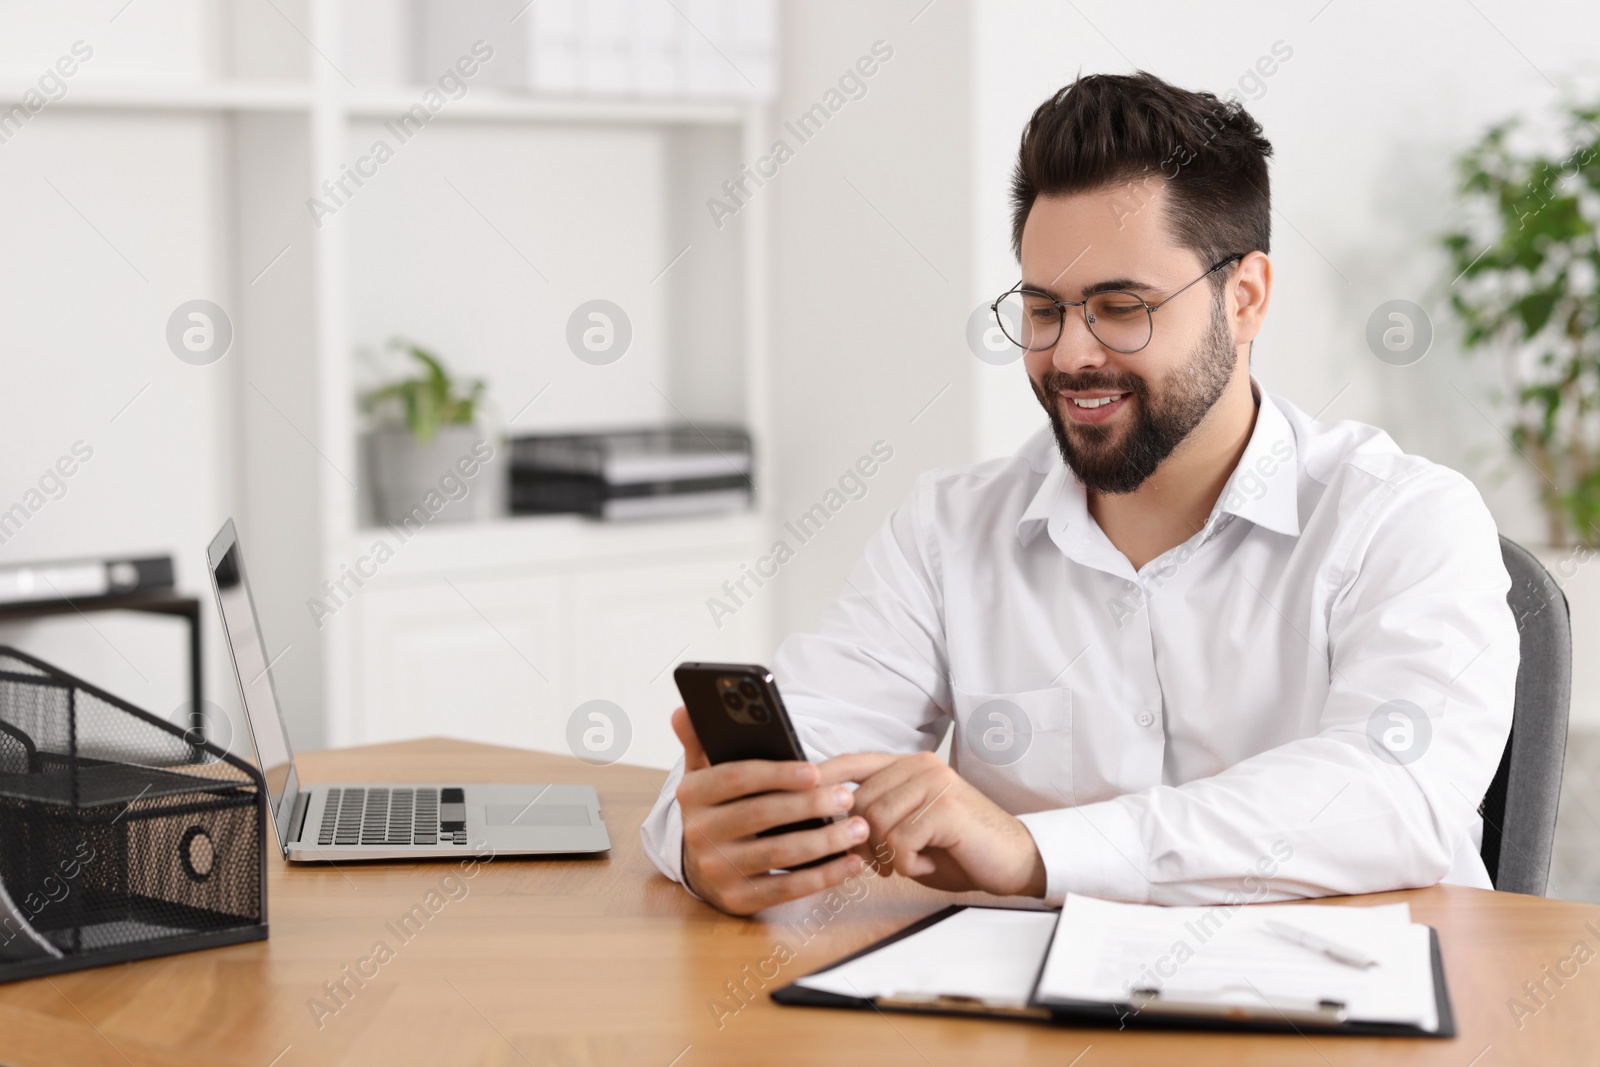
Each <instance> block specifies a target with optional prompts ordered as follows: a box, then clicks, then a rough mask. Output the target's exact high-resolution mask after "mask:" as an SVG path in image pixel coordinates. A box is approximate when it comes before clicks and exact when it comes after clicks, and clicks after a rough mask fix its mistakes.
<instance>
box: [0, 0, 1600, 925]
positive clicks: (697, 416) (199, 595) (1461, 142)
mask: <svg viewBox="0 0 1600 1067" xmlns="http://www.w3.org/2000/svg"><path fill="white" fill-rule="evenodd" d="M1596 39H1600V9H1591V8H1583V7H1579V8H1574V7H1572V6H1570V5H1557V4H1555V3H1553V2H1550V3H1511V2H1509V0H1461V2H1456V0H1429V2H1426V3H1417V4H1409V5H1403V6H1402V5H1394V4H1378V3H1375V2H1372V0H1331V2H1329V0H1306V2H1295V3H1265V2H1259V3H1235V4H1231V5H1229V6H1228V8H1227V10H1226V13H1225V15H1223V16H1222V17H1219V16H1218V12H1217V11H1216V9H1214V8H1205V9H1199V8H1196V7H1194V6H1193V5H1187V4H1178V3H1157V4H1154V5H1151V4H1145V5H1139V6H1138V7H1137V8H1134V7H1129V6H1128V5H1124V4H1112V3H1107V2H1101V0H1076V2H1074V3H1046V2H1033V0H1012V2H1001V0H874V2H862V0H855V2H844V0H782V2H780V0H590V2H580V0H533V2H532V3H529V2H528V0H507V2H500V0H477V2H467V0H457V2H446V0H361V2H357V0H215V2H203V0H64V2H59V3H54V4H50V5H42V4H25V3H21V2H7V3H3V4H0V196H3V198H4V203H5V204H6V205H7V211H6V213H5V226H4V230H3V233H4V237H3V239H0V309H3V310H0V359H3V361H4V367H5V375H4V388H3V392H0V397H3V400H0V403H3V405H4V406H3V417H0V454H3V456H4V462H3V464H0V594H3V596H0V599H3V600H5V601H6V603H4V604H0V643H6V644H13V645H17V646H19V647H21V648H23V649H25V650H27V651H30V652H33V653H34V654H36V655H39V656H42V657H44V658H46V659H49V660H52V661H54V662H56V663H58V664H60V665H61V666H63V667H65V668H67V669H69V670H73V671H76V672H78V673H80V674H82V675H83V676H85V677H86V678H88V679H89V680H91V681H93V682H95V683H97V684H99V685H101V686H104V687H105V688H107V689H110V690H111V691H113V692H115V693H117V694H119V695H121V696H124V697H126V698H128V699H130V700H132V701H134V702H135V703H137V704H139V705H141V706H143V707H145V708H147V709H149V710H152V711H154V712H156V713H158V714H161V715H164V716H170V717H172V718H174V719H175V720H180V721H185V722H187V721H190V717H191V716H192V715H193V714H194V712H195V710H196V706H197V701H196V693H195V688H194V687H195V685H196V684H197V682H198V684H199V686H200V692H199V694H198V695H199V702H198V703H199V706H200V707H201V708H202V709H204V708H207V707H209V708H210V709H212V710H211V715H212V716H213V719H214V722H213V724H212V726H211V727H210V729H211V730H212V732H213V735H214V736H216V737H217V738H219V739H220V740H224V741H228V740H232V741H233V743H235V744H236V745H239V744H242V743H243V739H242V726H241V725H240V723H239V719H238V705H239V702H238V696H237V690H236V688H235V685H234V681H233V678H232V675H231V669H230V667H229V666H228V662H227V659H226V656H225V653H224V650H223V647H222V634H221V631H220V629H219V628H218V626H217V625H216V621H215V616H214V611H213V610H212V606H211V603H210V591H209V589H208V587H207V579H206V574H205V570H204V562H203V553H204V548H205V546H206V544H207V543H208V542H209V540H210V538H211V537H212V535H213V534H214V533H215V532H216V531H217V529H218V528H219V527H220V526H221V524H222V523H223V521H224V520H225V519H227V518H228V517H230V516H231V517H233V518H234V519H235V521H236V522H237V524H238V527H239V531H240V536H241V539H242V542H243V545H244V547H245V554H246V559H247V562H248V565H249V568H250V571H251V578H252V581H253V584H254V586H255V592H256V597H257V599H258V607H259V610H260V614H261V616H262V618H261V623H262V629H263V632H264V633H265V635H266V640H267V644H268V649H269V653H270V654H271V655H272V656H273V657H274V666H273V676H274V679H275V682H276V685H277V691H278V694H279V698H280V701H281V702H282V704H283V706H284V712H285V716H286V718H287V720H288V723H289V728H290V730H291V733H292V735H293V739H294V742H295V743H296V744H297V745H298V746H300V747H302V748H310V747H318V746H324V745H349V744H360V743H368V742H379V741H389V740H396V739H403V738H411V737H419V736H431V735H441V734H448V735H451V736H457V737H463V738H469V739H475V740H482V741H493V742H498V743H507V744H516V745H524V746H530V747H533V748H539V749H545V750H549V751H556V752H566V751H572V752H575V753H577V754H579V755H581V756H584V757H585V758H590V759H593V760H595V761H596V762H603V761H614V760H617V759H625V760H627V761H629V762H635V763H642V764H646V765H651V766H659V767H664V766H668V765H670V763H671V762H672V760H673V759H674V758H675V755H676V743H675V742H674V741H673V739H672V735H671V730H670V727H669V726H668V723H667V713H668V712H669V711H670V709H671V708H672V707H673V706H674V705H675V704H676V702H677V699H676V693H675V690H674V687H673V683H672V675H671V668H672V666H674V665H675V664H676V663H677V662H679V661H680V660H684V659H701V660H724V661H727V660H733V661H752V662H765V661H768V660H769V659H770V658H771V655H772V652H773V650H774V648H775V647H776V645H777V643H778V642H779V641H780V640H781V639H782V637H783V636H784V635H786V634H787V633H789V632H791V631H793V630H795V629H798V628H803V627H806V626H809V625H810V624H811V623H812V622H813V621H814V620H815V618H816V616H817V613H818V611H819V610H820V608H821V607H822V605H823V604H825V603H826V602H827V601H828V600H829V599H830V598H832V597H833V596H834V595H835V593H836V592H837V590H838V589H839V588H840V585H841V583H842V579H843V577H844V574H845V573H846V571H847V569H848V567H849V566H850V565H851V564H852V563H853V562H854V560H855V558H856V557H857V555H858V553H859V551H860V549H861V547H862V545H863V542H864V541H865V539H866V538H867V537H868V536H869V535H870V534H871V533H872V531H873V530H874V529H876V527H877V526H878V525H879V524H880V523H881V522H882V521H883V519H884V517H885V516H886V515H887V514H888V512H889V510H890V509H892V508H893V507H895V506H896V505H897V504H899V503H900V501H901V500H902V499H903V498H904V497H905V495H906V493H907V492H908V490H909V488H910V485H911V483H912V481H913V479H914V478H915V477H916V475H917V474H919V473H920V472H922V471H924V470H927V469H929V468H933V467H939V466H947V465H951V464H958V463H966V462H970V461H973V460H976V459H981V458H984V457H989V456H996V455H1002V454H1005V453H1007V452H1009V451H1011V450H1012V449H1014V448H1015V447H1016V445H1017V444H1018V443H1020V442H1021V441H1022V440H1023V439H1024V438H1025V437H1026V436H1027V435H1028V434H1029V433H1031V432H1032V431H1033V430H1034V429H1035V428H1036V427H1037V426H1039V425H1040V424H1041V423H1042V421H1043V415H1042V413H1041V412H1040V411H1039V409H1038V407H1037V404H1036V402H1035V401H1034V399H1033V397H1032V395H1031V393H1030V392H1029V390H1028V388H1027V384H1026V381H1025V375H1024V372H1023V369H1022V366H1021V363H1020V362H1019V361H1017V360H1016V359H1015V352H1013V351H1008V350H1007V349H1006V348H1005V346H1004V344H1003V339H998V338H997V335H996V333H995V332H994V331H992V330H990V329H989V328H988V324H987V320H986V318H985V316H986V315H987V314H988V310H987V305H988V303H989V302H990V301H991V300H992V299H993V297H994V296H995V295H996V294H998V293H999V292H1001V291H1003V290H1004V289H1006V288H1008V287H1009V286H1010V285H1012V284H1013V283H1014V282H1015V280H1016V264H1015V260H1014V258H1013V257H1012V255H1011V252H1010V249H1009V241H1008V234H1009V208H1008V204H1007V183H1008V178H1009V173H1010V169H1011V166H1012V163H1013V159H1014V154H1015V149H1016V144H1017V140H1018V136H1019V134H1020V132H1021V128H1022V126H1023V124H1024V122H1025V121H1026V119H1027V117H1028V116H1029V114H1030V113H1031V112H1032V110H1033V108H1034V107H1036V106H1037V104H1038V103H1039V102H1040V101H1041V100H1042V99H1044V98H1045V97H1046V96H1048V95H1049V94H1051V93H1053V92H1054V91H1055V90H1057V89H1058V88H1060V87H1061V86H1062V85H1064V84H1066V83H1068V82H1070V81H1071V79H1072V78H1073V77H1075V76H1076V75H1078V74H1080V73H1092V72H1131V71H1133V70H1135V69H1144V70H1149V71H1151V72H1153V73H1156V74H1158V75H1160V76H1161V77H1163V78H1165V79H1167V80H1168V81H1171V82H1173V83H1174V84H1177V85H1179V86H1182V87H1185V88H1189V89H1195V90H1202V89H1203V90H1209V91H1211V92H1213V93H1216V94H1217V95H1219V96H1222V97H1225V98H1226V97H1231V98H1234V99H1238V100H1240V101H1241V102H1243V103H1244V104H1245V105H1246V107H1247V108H1248V109H1249V111H1250V112H1251V113H1252V114H1253V115H1254V116H1255V117H1256V118H1257V119H1258V120H1259V121H1260V122H1261V123H1262V124H1263V126H1264V127H1265V132H1266V135H1267V137H1268V138H1269V139H1270V140H1271V141H1272V143H1273V145H1274V147H1275V155H1274V159H1273V163H1272V174H1273V185H1274V188H1273V203H1274V218H1273V226H1274V242H1273V248H1272V251H1271V255H1272V259H1273V262H1274V265H1275V280H1276V285H1275V292H1274V299H1273V303H1272V308H1271V313H1270V315H1269V318H1268V321H1267V326H1266V329H1265V331H1264V332H1263V334H1262V335H1261V337H1260V339H1259V340H1258V342H1257V343H1256V345H1255V359H1254V371H1255V373H1256V375H1257V376H1258V377H1259V378H1260V379H1261V380H1262V381H1263V382H1264V383H1265V384H1266V386H1267V387H1268V388H1269V389H1270V390H1271V391H1273V392H1275V393H1277V394H1279V395H1281V396H1283V397H1285V398H1287V399H1288V400H1289V401H1291V402H1292V403H1294V404H1296V405H1298V406H1299V407H1300V408H1302V409H1304V410H1305V411H1306V412H1308V413H1310V414H1314V415H1317V416H1318V417H1320V418H1323V419H1325V420H1331V419H1358V420H1362V421H1365V422H1369V423H1373V424H1376V425H1378V426H1381V427H1382V428H1384V429H1385V430H1387V431H1388V432H1389V433H1390V434H1391V435H1392V436H1393V437H1394V439H1395V440H1396V441H1397V442H1398V443H1399V444H1400V446H1401V447H1402V448H1404V449H1406V450H1407V451H1413V452H1418V453H1421V454H1423V455H1426V456H1428V457H1430V458H1431V459H1434V460H1436V461H1438V462H1441V463H1444V464H1448V465H1450V466H1452V467H1455V468H1457V469H1459V470H1461V471H1463V472H1464V473H1466V474H1467V475H1468V476H1469V477H1471V478H1472V479H1473V481H1474V482H1475V483H1476V484H1477V485H1478V487H1479V488H1480V490H1481V491H1482V492H1483V494H1484V496H1485V498H1486V499H1487V500H1488V502H1489V505H1490V507H1491V509H1492V510H1493V512H1494V515H1495V517H1496V519H1497V520H1498V522H1499V524H1500V528H1501V530H1502V532H1503V533H1504V534H1505V535H1506V536H1508V537H1511V538H1513V539H1516V540H1518V541H1520V542H1522V543H1523V544H1525V545H1528V546H1529V547H1530V548H1533V549H1534V550H1535V551H1536V552H1538V553H1539V555H1540V557H1541V558H1542V559H1543V560H1544V561H1545V563H1546V565H1547V566H1548V567H1549V568H1550V570H1551V571H1552V573H1553V574H1554V575H1555V576H1556V578H1557V580H1558V581H1559V582H1560V583H1561V584H1562V586H1563V588H1564V590H1565V592H1566V594H1567V597H1568V599H1569V602H1570V604H1571V608H1572V613H1573V628H1574V639H1575V645H1576V647H1575V660H1576V673H1575V677H1574V699H1573V707H1572V735H1571V739H1570V744H1569V757H1568V768H1567V774H1566V779H1565V786H1564V800H1563V804H1564V808H1563V815H1562V821H1561V825H1560V829H1559V832H1558V837H1559V840H1558V852H1557V856H1556V862H1555V868H1554V870H1553V871H1552V887H1551V891H1552V894H1553V895H1557V896H1566V897H1571V898H1575V899H1588V900H1597V901H1600V792H1597V790H1596V786H1595V784H1594V783H1595V782H1596V780H1597V778H1600V740H1597V738H1600V689H1597V688H1596V673H1595V671H1596V668H1595V665H1594V664H1595V658H1594V656H1593V655H1592V652H1593V650H1594V648H1595V644H1596V642H1597V641H1600V566H1590V565H1589V564H1590V562H1591V558H1592V549H1593V547H1594V546H1597V545H1600V533H1597V531H1596V526H1595V523H1594V522H1593V521H1591V520H1600V473H1597V472H1600V434H1597V432H1596V427H1595V425H1594V419H1595V417H1596V416H1595V414H1594V410H1593V409H1594V405H1595V402H1596V398H1597V395H1600V389H1597V384H1600V383H1597V382H1596V380H1595V374H1596V370H1595V368H1596V367H1597V366H1600V355H1597V351H1596V350H1597V349H1600V331H1597V329H1596V327H1595V321H1596V318H1597V316H1600V298H1597V296H1596V291H1597V290H1596V285H1597V282H1596V275H1597V271H1600V252H1597V251H1596V240H1595V230H1596V226H1597V224H1600V210H1597V209H1596V194H1597V192H1600V163H1597V162H1595V160H1594V156H1595V155H1596V154H1600V131H1597V129H1596V120H1597V118H1600V62H1597V61H1596V60H1595V59H1594V57H1593V50H1592V48H1586V47H1585V45H1586V44H1587V43H1589V42H1592V41H1594V40H1596ZM1510 120H1515V124H1514V125H1511V126H1506V125H1505V124H1506V123H1507V122H1508V121H1510ZM997 341H998V342H1000V343H997ZM869 470H870V472H871V473H870V474H868V473H867V472H868V471H869ZM779 543H782V545H783V546H784V547H783V549H782V550H779V549H778V545H779ZM1586 546H1588V547H1586ZM167 558H170V560H171V573H170V582H169V581H168V580H167V579H166V578H165V577H164V575H166V573H167V572H166V571H165V570H164V569H163V564H162V561H163V560H165V559H167ZM63 560H87V561H90V562H91V563H92V564H94V565H95V566H99V565H100V564H102V563H104V562H105V561H124V562H128V561H141V560H143V561H151V560H154V561H155V562H154V563H149V562H146V563H143V564H135V565H134V566H132V567H127V566H124V567H122V568H121V569H120V570H119V569H118V568H114V567H113V568H103V569H104V571H105V573H106V574H108V575H110V578H96V577H95V576H94V575H95V574H98V573H99V571H95V572H94V573H93V574H88V575H87V576H86V574H85V572H83V571H82V569H81V568H80V569H79V570H77V571H74V570H72V569H70V568H69V569H66V570H60V569H58V570H55V571H50V570H47V569H42V568H39V567H38V566H37V565H38V564H40V563H42V562H46V561H63ZM41 575H43V577H41ZM79 581H84V582H88V583H89V584H88V585H86V586H79V585H72V584H71V583H73V582H79ZM96 581H99V582H101V587H96V586H95V584H94V583H95V582H96ZM106 582H109V583H110V586H109V588H108V587H105V583H106ZM118 582H122V583H124V585H126V589H124V592H125V593H126V595H129V596H133V597H136V598H138V597H143V598H144V599H143V600H141V601H140V602H139V603H138V604H135V605H134V606H140V607H143V608H145V609H146V610H141V611H130V610H96V607H97V606H100V607H104V606H105V605H104V604H99V603H98V602H91V600H88V599H85V600H82V601H81V602H73V603H68V601H70V600H72V598H71V597H67V596H65V595H63V596H55V595H45V593H44V592H43V590H44V589H45V587H46V586H49V587H50V588H51V589H52V590H54V591H55V592H60V593H64V588H70V589H72V590H77V591H78V593H79V596H80V597H82V596H86V595H90V594H93V593H101V594H105V593H108V592H111V593H115V592H117V590H118V589H120V588H123V587H122V586H118ZM56 583H67V584H66V586H65V587H64V588H58V587H57V585H56ZM127 583H132V584H131V585H128V584H127ZM125 603H133V602H132V601H127V602H125ZM85 604H87V605H88V610H84V607H83V606H84V605H85ZM189 616H194V617H196V618H197V619H198V623H197V625H198V629H197V630H195V629H194V628H193V627H192V626H191V625H190V624H189V621H188V618H187V617H189ZM196 633H197V634H198V637H199V660H198V666H199V668H200V670H199V672H198V675H199V676H198V678H197V677H196V673H195V671H194V669H193V667H194V666H195V664H194V663H193V662H192V661H191V653H192V646H191V642H192V641H193V639H194V635H195V634H196Z"/></svg>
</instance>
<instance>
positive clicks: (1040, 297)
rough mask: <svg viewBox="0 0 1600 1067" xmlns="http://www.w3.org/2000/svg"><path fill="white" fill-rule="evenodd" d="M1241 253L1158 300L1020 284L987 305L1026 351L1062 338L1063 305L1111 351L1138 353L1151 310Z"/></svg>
mask: <svg viewBox="0 0 1600 1067" xmlns="http://www.w3.org/2000/svg"><path fill="white" fill-rule="evenodd" d="M1244 256H1245V254H1244V253H1243V252H1235V253H1234V254H1233V255H1231V256H1229V257H1228V258H1227V259H1224V260H1223V261H1222V262H1220V263H1218V264H1217V265H1216V266H1214V267H1212V268H1211V269H1210V270H1208V271H1206V272H1205V273H1204V274H1202V275H1200V277H1198V278H1196V279H1195V280H1194V281H1192V282H1190V283H1189V284H1188V285H1186V286H1184V287H1183V288H1182V289H1179V290H1178V292H1176V293H1173V294H1172V295H1171V296H1169V297H1167V298H1166V300H1162V301H1161V302H1160V303H1156V304H1147V303H1145V302H1144V300H1143V299H1141V298H1140V297H1138V296H1136V295H1135V294H1133V293H1127V292H1123V291H1121V290H1118V289H1108V290H1106V291H1105V292H1102V293H1095V294H1094V295H1092V296H1090V297H1089V298H1088V299H1086V300H1057V299H1056V298H1055V297H1053V296H1051V295H1050V294H1049V293H1045V292H1040V291H1039V290H1037V289H1025V288H1023V287H1022V284H1021V283H1020V282H1019V283H1018V284H1017V286H1016V287H1015V288H1013V289H1011V290H1009V291H1008V292H1006V293H1005V294H1004V295H1002V296H1001V297H1000V299H998V300H996V301H995V302H994V303H993V304H990V305H989V309H990V310H991V311H993V312H994V317H995V319H996V320H997V321H998V322H999V323H1000V330H1001V332H1002V333H1004V334H1005V335H1006V340H1008V341H1010V342H1011V343H1012V344H1014V345H1016V346H1017V347H1019V348H1024V349H1027V350H1028V351H1029V352H1042V351H1044V350H1045V349H1047V348H1051V347H1054V345H1055V343H1056V342H1057V341H1059V340H1060V339H1061V323H1062V321H1063V316H1064V315H1065V314H1066V311H1067V309H1068V308H1074V307H1075V308H1082V309H1083V321H1084V325H1086V326H1088V327H1089V332H1090V333H1091V334H1093V335H1094V339H1095V340H1097V341H1099V342H1100V343H1101V344H1103V345H1105V346H1106V347H1107V348H1109V349H1111V350H1112V351H1113V352H1120V353H1122V354H1124V355H1127V354H1129V353H1132V352H1138V351H1141V350H1142V349H1143V348H1144V347H1145V346H1146V345H1148V344H1149V343H1150V338H1151V336H1152V335H1153V334H1154V333H1155V320H1154V316H1155V313H1156V312H1157V311H1159V310H1160V309H1161V308H1162V307H1165V306H1166V304H1167V303H1168V301H1171V300H1173V299H1174V298H1176V297H1177V296H1178V295H1179V294H1181V293H1183V292H1184V291H1186V290H1187V289H1189V288H1190V287H1192V286H1195V285H1199V284H1200V283H1201V282H1202V281H1204V280H1205V279H1207V278H1209V277H1210V276H1211V275H1213V274H1215V273H1216V272H1217V271H1219V270H1221V269H1222V268H1223V267H1226V266H1227V265H1228V264H1229V263H1232V262H1234V261H1235V260H1240V259H1243V258H1244Z"/></svg>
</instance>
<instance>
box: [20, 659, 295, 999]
mask: <svg viewBox="0 0 1600 1067" xmlns="http://www.w3.org/2000/svg"><path fill="white" fill-rule="evenodd" d="M266 797H267V791H266V783H265V781H264V780H263V779H262V777H261V775H260V772H259V771H257V770H256V768H255V767H253V766H251V765H250V764H249V763H246V762H244V761H242V760H240V759H238V758H236V757H234V756H230V755H229V754H227V753H226V752H224V751H222V750H221V749H219V748H217V747H216V746H215V745H213V744H211V743H210V742H208V741H205V740H203V739H202V738H200V737H199V736H197V735H196V734H194V733H186V732H185V731H184V730H183V729H181V728H180V727H178V726H176V725H174V724H172V723H169V722H166V721H164V720H162V719H160V718H158V717H156V716H154V715H151V714H150V713H148V712H146V711H142V710H140V709H139V708H137V707H135V706H133V705H132V704H129V703H128V702H126V701H124V700H121V699H119V698H117V697H114V696H112V695H111V694H109V693H107V692H105V691H104V690H101V689H98V688H96V687H95V686H92V685H90V684H88V683H87V682H84V681H81V680H80V679H77V678H75V677H73V676H72V675H70V674H67V673H66V672H64V671H61V670H58V669H56V668H54V667H52V666H50V665H49V664H46V663H44V662H42V661H40V660H38V659H35V658H34V657H32V656H29V655H27V654H25V653H22V652H18V651H16V650H15V649H11V648H7V647H5V646H0V981H10V980H14V979H18V978H29V977H34V976H37V975H44V974H55V973H58V972H61V971H69V970H76V969H79V968H83V967H94V966H99V965H101V964H107V963H120V962H126V961H128V960H135V959H141V958H144V957H148V956H159V955H166V954H169V953H173V952H183V951H187V950H190V949H195V948H206V947H211V946H215V945H227V944H234V943H237V942H241V941H254V940H260V939H261V938H264V937H266V936H267V923H266V818H267V801H266Z"/></svg>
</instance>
